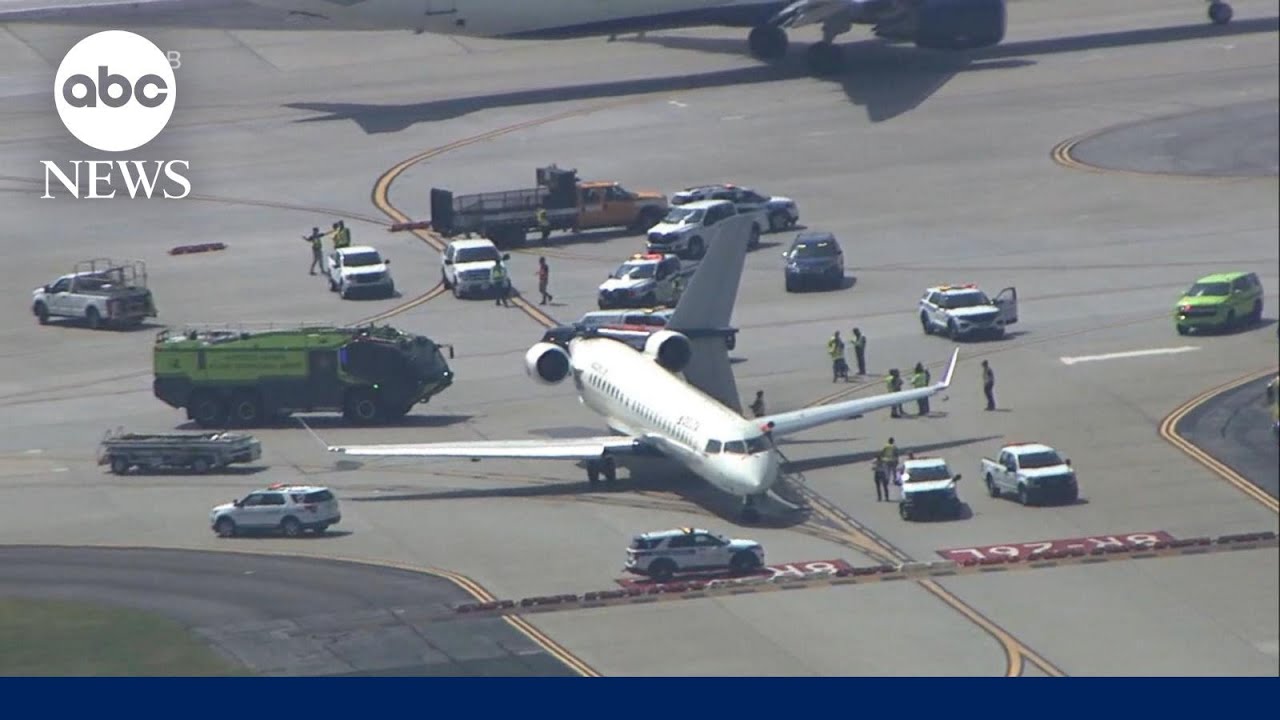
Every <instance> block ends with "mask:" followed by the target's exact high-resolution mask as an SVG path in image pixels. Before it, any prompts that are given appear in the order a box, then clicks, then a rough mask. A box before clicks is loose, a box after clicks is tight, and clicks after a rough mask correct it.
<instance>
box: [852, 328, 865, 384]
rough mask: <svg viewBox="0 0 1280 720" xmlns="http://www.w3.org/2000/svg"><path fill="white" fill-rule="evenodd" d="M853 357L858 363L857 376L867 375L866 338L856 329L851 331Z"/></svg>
mask: <svg viewBox="0 0 1280 720" xmlns="http://www.w3.org/2000/svg"><path fill="white" fill-rule="evenodd" d="M853 357H854V359H855V360H857V361H858V374H859V375H866V374H867V336H866V335H863V334H862V331H861V330H859V329H858V328H854V329H853Z"/></svg>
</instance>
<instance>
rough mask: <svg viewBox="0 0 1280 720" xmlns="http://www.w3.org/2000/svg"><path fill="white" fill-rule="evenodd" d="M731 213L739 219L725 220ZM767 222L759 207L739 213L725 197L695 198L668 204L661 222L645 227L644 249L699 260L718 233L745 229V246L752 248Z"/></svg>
mask: <svg viewBox="0 0 1280 720" xmlns="http://www.w3.org/2000/svg"><path fill="white" fill-rule="evenodd" d="M735 217H740V218H741V220H740V221H739V222H728V220H729V218H735ZM768 223H769V221H768V219H767V218H765V216H764V211H762V210H755V211H750V212H744V213H739V212H738V208H737V206H736V205H734V204H733V203H731V202H729V201H728V200H698V201H695V202H691V203H687V204H685V205H679V206H676V207H672V208H671V210H670V211H669V212H667V215H666V217H664V218H662V222H660V223H658V224H657V225H654V226H653V227H651V228H649V242H648V245H647V247H646V249H647V250H648V252H651V253H674V254H676V255H679V256H680V257H682V258H685V259H686V260H701V259H702V256H703V255H705V254H706V253H707V248H709V247H711V244H712V243H714V242H715V241H716V240H717V239H718V238H719V237H720V236H721V235H723V234H725V233H736V232H746V233H748V239H747V249H754V248H756V247H758V246H759V245H760V233H761V232H763V231H764V228H765V227H767V226H768Z"/></svg>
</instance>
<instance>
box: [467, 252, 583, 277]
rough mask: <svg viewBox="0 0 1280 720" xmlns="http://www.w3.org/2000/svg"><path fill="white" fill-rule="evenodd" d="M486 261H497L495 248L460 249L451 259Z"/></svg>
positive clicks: (471, 261) (468, 261)
mask: <svg viewBox="0 0 1280 720" xmlns="http://www.w3.org/2000/svg"><path fill="white" fill-rule="evenodd" d="M487 260H491V261H493V262H497V261H498V249H497V248H491V247H473V248H460V249H459V250H458V254H457V255H455V256H454V258H453V261H454V262H455V263H473V262H485V261H487ZM597 277H599V276H597Z"/></svg>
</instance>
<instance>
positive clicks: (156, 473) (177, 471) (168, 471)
mask: <svg viewBox="0 0 1280 720" xmlns="http://www.w3.org/2000/svg"><path fill="white" fill-rule="evenodd" d="M270 469H271V467H270V466H268V465H229V466H227V467H222V468H214V469H212V470H210V471H208V472H202V473H201V472H196V471H195V470H192V469H190V468H186V469H184V468H155V469H151V470H144V469H142V468H137V467H135V468H133V469H131V470H130V471H129V472H128V473H126V476H142V477H162V476H181V477H250V476H253V475H257V474H259V473H263V472H266V471H267V470H270ZM113 474H116V473H113Z"/></svg>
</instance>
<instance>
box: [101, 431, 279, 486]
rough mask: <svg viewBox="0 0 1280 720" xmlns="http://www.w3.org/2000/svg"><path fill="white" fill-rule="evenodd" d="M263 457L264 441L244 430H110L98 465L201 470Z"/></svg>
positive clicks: (124, 470)
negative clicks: (154, 431) (190, 431)
mask: <svg viewBox="0 0 1280 720" xmlns="http://www.w3.org/2000/svg"><path fill="white" fill-rule="evenodd" d="M261 457H262V443H261V442H259V441H258V439H257V438H255V437H253V436H252V435H244V434H240V433H229V432H214V433H126V432H122V431H116V432H108V433H107V434H106V436H104V437H103V439H102V443H101V444H100V446H99V448H98V464H99V465H106V466H107V467H109V468H111V472H113V473H115V474H116V475H123V474H125V473H127V472H129V470H130V469H132V468H138V470H140V471H142V472H150V471H153V470H163V469H170V468H179V469H183V470H190V471H192V472H197V473H206V472H209V471H210V470H218V469H221V468H225V467H227V466H228V465H234V464H236V463H249V462H253V461H254V460H257V459H259V458H261Z"/></svg>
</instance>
